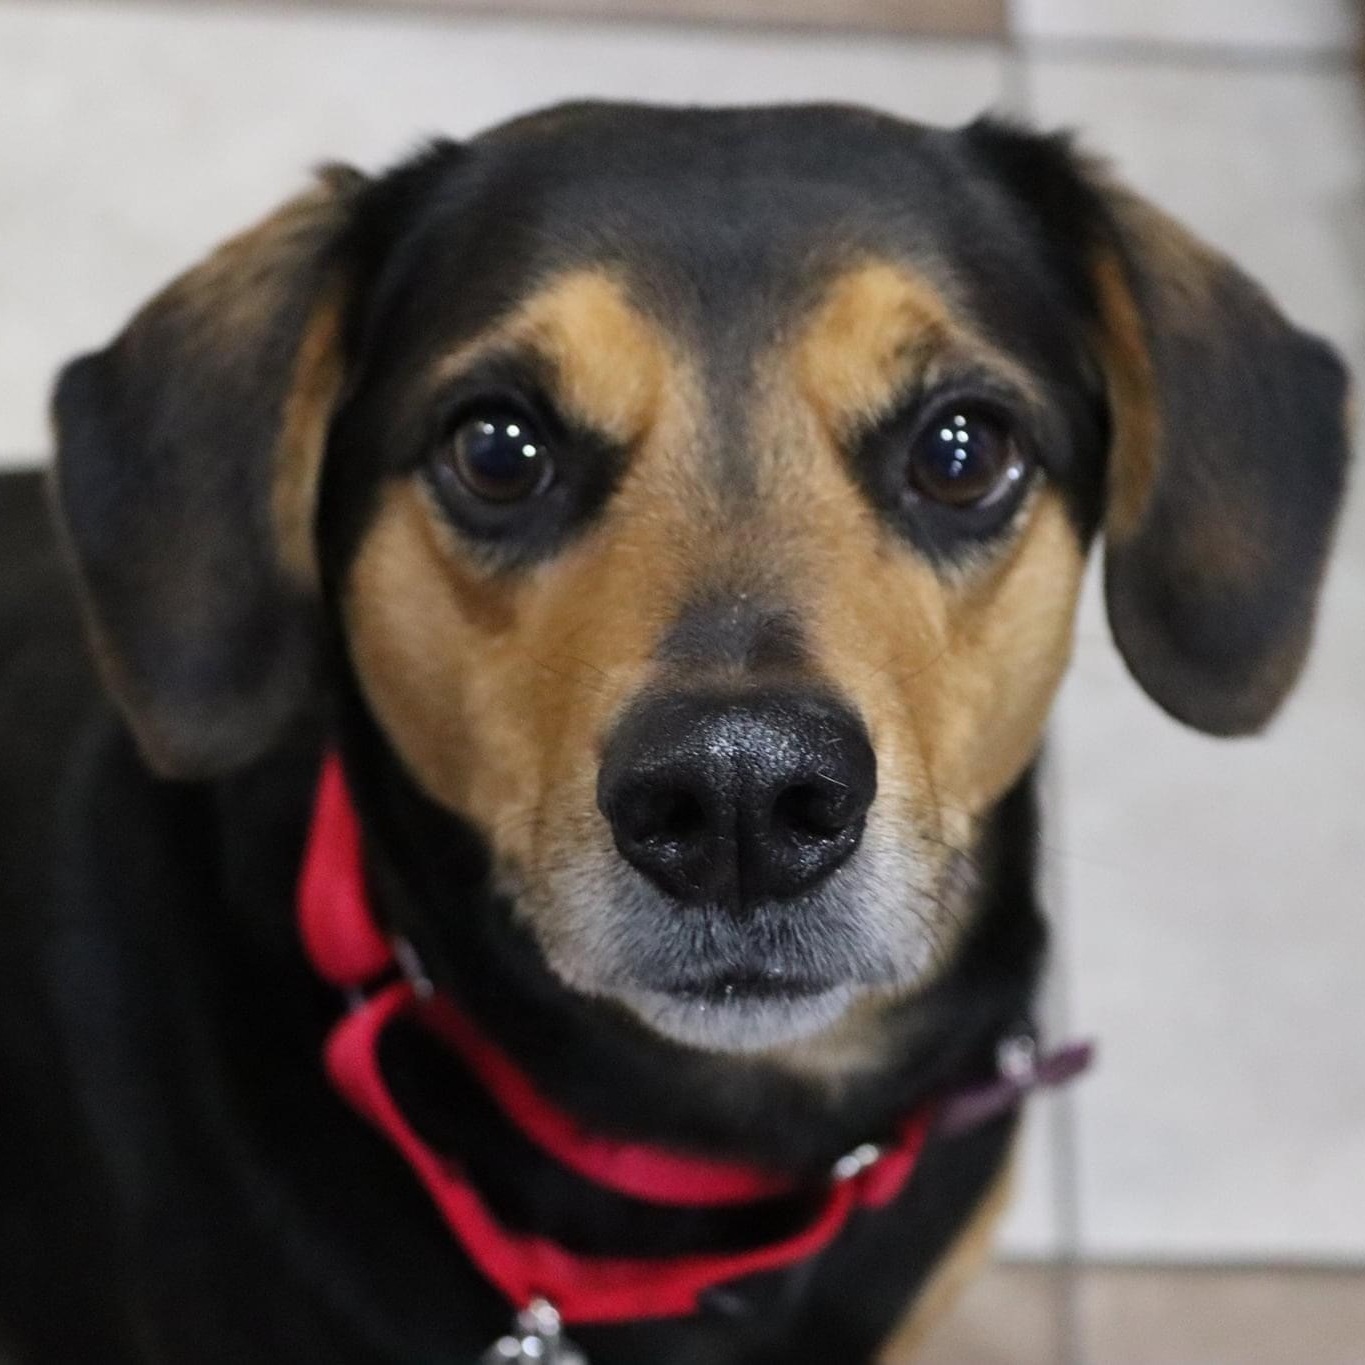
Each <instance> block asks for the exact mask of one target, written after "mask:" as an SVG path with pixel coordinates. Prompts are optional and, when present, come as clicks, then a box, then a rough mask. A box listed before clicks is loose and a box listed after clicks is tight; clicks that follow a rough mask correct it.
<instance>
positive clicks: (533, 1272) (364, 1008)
mask: <svg viewBox="0 0 1365 1365" xmlns="http://www.w3.org/2000/svg"><path fill="white" fill-rule="evenodd" d="M299 927H300V932H301V934H302V937H303V942H304V947H305V950H306V951H307V954H308V956H309V958H310V960H311V961H312V964H313V966H314V968H315V970H316V971H317V972H318V973H319V974H320V975H321V976H323V977H324V978H325V979H326V980H328V981H330V982H331V983H332V984H333V985H335V986H337V987H338V988H340V989H342V990H345V991H347V992H348V993H351V994H352V996H353V998H354V999H355V1000H356V1001H357V1003H356V1004H355V1006H354V1008H353V1009H352V1010H351V1013H350V1014H349V1015H347V1016H346V1017H345V1018H344V1019H342V1021H341V1022H340V1023H339V1024H338V1025H337V1026H336V1028H335V1029H334V1030H333V1031H332V1034H331V1036H330V1037H329V1039H328V1041H327V1046H326V1057H325V1060H326V1066H327V1072H328V1075H329V1077H330V1078H331V1080H332V1083H333V1085H334V1086H335V1087H336V1089H337V1090H338V1091H339V1092H340V1094H341V1095H342V1096H343V1097H344V1098H345V1100H346V1101H347V1103H349V1104H350V1105H351V1107H352V1108H354V1109H355V1110H356V1111H357V1112H358V1113H360V1114H362V1115H363V1116H364V1117H365V1118H366V1119H367V1120H368V1121H369V1122H370V1123H372V1124H373V1125H374V1126H375V1128H377V1129H378V1130H379V1131H380V1132H381V1133H382V1134H383V1135H384V1136H385V1137H386V1138H387V1139H388V1141H389V1142H390V1143H391V1144H392V1145H393V1147H394V1148H395V1149H396V1150H397V1151H398V1153H399V1154H400V1155H401V1156H402V1157H403V1159H404V1160H405V1161H406V1162H407V1164H408V1165H409V1166H410V1167H411V1168H412V1171H413V1174H414V1175H416V1177H417V1178H418V1179H419V1180H420V1181H421V1182H422V1184H423V1185H424V1186H425V1187H426V1190H427V1193H428V1194H429V1195H430V1197H431V1200H432V1202H433V1203H434V1204H435V1206H436V1208H437V1210H438V1212H439V1213H440V1215H441V1217H442V1218H443V1220H444V1221H445V1223H446V1226H447V1227H448V1228H449V1229H450V1231H451V1233H452V1235H453V1236H454V1237H455V1238H456V1240H457V1241H458V1242H459V1243H460V1245H461V1246H462V1247H463V1248H464V1250H465V1252H466V1254H467V1255H468V1256H469V1258H470V1260H471V1261H472V1262H473V1263H474V1264H475V1265H476V1266H477V1267H478V1269H479V1271H480V1272H481V1273H482V1274H483V1275H484V1276H485V1278H487V1279H488V1280H489V1281H490V1282H491V1283H492V1284H493V1285H495V1286H496V1287H497V1288H498V1289H499V1290H500V1291H501V1292H502V1293H503V1294H504V1295H505V1296H506V1297H507V1299H508V1300H509V1302H510V1303H511V1304H512V1305H513V1306H515V1307H517V1308H525V1307H526V1306H527V1305H528V1304H530V1303H531V1302H532V1301H534V1300H536V1299H538V1298H542V1297H543V1298H546V1299H549V1300H550V1301H551V1302H552V1303H553V1304H554V1305H555V1307H556V1308H557V1309H558V1310H559V1314H560V1316H561V1317H562V1318H563V1320H564V1321H565V1322H566V1323H570V1324H573V1323H611V1322H627V1321H634V1320H637V1319H642V1318H659V1317H677V1316H684V1315H688V1314H691V1313H695V1312H696V1311H698V1309H699V1307H700V1300H701V1297H702V1295H704V1294H705V1293H706V1292H707V1291H708V1290H711V1289H714V1288H716V1287H718V1286H720V1285H723V1284H727V1283H729V1282H731V1281H733V1280H739V1279H742V1278H744V1277H745V1276H749V1275H754V1274H758V1273H761V1272H764V1271H773V1270H781V1269H784V1268H786V1267H789V1266H794V1265H796V1264H797V1263H798V1262H800V1261H803V1260H806V1259H807V1258H809V1257H811V1256H814V1255H815V1254H816V1253H817V1252H819V1251H821V1250H823V1249H824V1248H825V1247H827V1246H828V1245H829V1244H830V1243H831V1242H832V1241H833V1240H834V1239H835V1238H836V1237H837V1236H838V1235H839V1233H840V1232H841V1231H842V1230H843V1228H844V1227H845V1225H846V1224H847V1223H848V1220H849V1218H850V1217H851V1216H852V1215H853V1214H854V1213H855V1212H856V1211H857V1210H859V1209H865V1208H879V1207H881V1206H883V1205H885V1204H888V1203H890V1202H891V1200H893V1199H894V1198H895V1197H896V1196H897V1195H898V1194H899V1193H900V1192H901V1190H903V1189H904V1188H905V1185H906V1182H907V1181H908V1180H909V1179H910V1175H911V1173H912V1172H913V1170H914V1168H915V1164H916V1161H917V1159H918V1157H919V1153H920V1151H921V1149H922V1147H923V1145H924V1140H925V1137H926V1135H927V1133H928V1129H929V1126H930V1122H931V1118H932V1111H931V1110H930V1109H929V1108H925V1109H923V1110H921V1111H920V1112H918V1113H916V1114H913V1115H911V1117H910V1118H909V1119H908V1120H906V1121H905V1122H904V1123H903V1124H902V1125H901V1128H900V1132H899V1134H898V1135H897V1138H896V1141H895V1142H894V1144H892V1145H891V1146H889V1147H886V1148H884V1149H882V1150H881V1151H880V1152H879V1153H875V1152H874V1153H873V1154H872V1155H871V1156H870V1158H869V1160H868V1161H867V1163H866V1164H862V1163H859V1162H854V1163H853V1165H854V1166H855V1167H857V1169H856V1170H854V1172H853V1173H852V1174H850V1175H847V1176H846V1177H844V1178H841V1179H836V1178H833V1177H832V1178H831V1180H830V1184H829V1188H828V1191H827V1193H826V1194H825V1196H824V1198H823V1200H822V1202H821V1205H820V1207H819V1209H818V1210H817V1212H816V1213H815V1214H814V1216H813V1217H812V1219H811V1220H810V1222H809V1223H807V1224H806V1226H805V1227H804V1228H802V1229H801V1230H799V1231H798V1232H796V1233H795V1234H793V1235H792V1236H789V1237H786V1238H784V1239H782V1240H780V1241H777V1242H772V1243H769V1244H768V1245H766V1246H759V1247H754V1248H750V1249H748V1250H745V1251H740V1252H730V1253H726V1254H723V1255H687V1256H673V1257H669V1258H666V1259H628V1258H623V1257H603V1256H580V1255H577V1254H575V1253H573V1252H570V1251H568V1250H566V1249H565V1248H564V1247H561V1246H559V1245H557V1244H556V1243H554V1242H551V1241H548V1240H547V1239H545V1238H543V1237H537V1236H532V1235H528V1234H524V1233H518V1232H513V1231H511V1230H510V1229H508V1228H505V1227H503V1226H502V1225H501V1224H500V1223H499V1222H498V1220H497V1219H496V1218H495V1217H494V1216H493V1214H492V1212H491V1211H490V1210H489V1208H488V1206H487V1205H486V1204H485V1203H484V1201H483V1199H482V1198H481V1197H480V1195H479V1192H478V1191H477V1190H476V1189H475V1188H474V1186H473V1184H472V1183H471V1182H470V1180H469V1178H468V1177H467V1175H466V1174H465V1172H464V1171H463V1170H462V1169H461V1167H460V1165H459V1163H458V1162H456V1161H453V1160H452V1159H450V1158H449V1157H446V1156H444V1155H442V1154H441V1153H440V1152H437V1151H436V1150H435V1149H434V1148H432V1147H431V1146H430V1145H428V1144H427V1143H426V1142H425V1141H424V1140H423V1139H422V1138H421V1137H420V1136H419V1134H418V1133H417V1131H416V1130H415V1129H414V1128H413V1126H412V1124H411V1123H409V1122H408V1120H407V1118H406V1117H405V1116H404V1114H403V1112H402V1110H401V1109H400V1108H399V1107H398V1104H397V1103H396V1101H395V1100H394V1097H393V1094H392V1092H391V1091H390V1089H389V1087H388V1083H387V1082H386V1080H385V1078H384V1074H383V1070H382V1068H381V1066H380V1062H379V1046H380V1040H381V1038H382V1036H383V1034H384V1031H385V1029H386V1028H387V1027H388V1026H389V1025H390V1024H391V1023H393V1022H394V1021H395V1020H396V1019H399V1018H408V1019H412V1020H415V1021H417V1022H419V1023H420V1024H421V1025H422V1026H423V1027H424V1028H426V1029H428V1030H429V1031H430V1032H431V1033H432V1034H434V1035H435V1036H436V1037H438V1038H439V1039H440V1040H441V1041H442V1042H443V1043H444V1044H445V1045H446V1046H447V1047H449V1048H450V1050H451V1051H452V1052H453V1053H455V1054H456V1055H457V1056H458V1057H459V1058H460V1060H461V1061H462V1062H463V1064H464V1065H465V1066H466V1067H467V1068H468V1069H469V1071H470V1072H471V1073H472V1074H473V1075H474V1076H475V1077H476V1078H477V1079H478V1081H479V1083H480V1084H481V1085H482V1086H483V1087H484V1088H485V1089H486V1090H487V1091H488V1094H489V1095H490V1096H491V1098H492V1099H493V1101H494V1102H495V1103H496V1104H497V1106H498V1108H499V1109H500V1110H501V1111H502V1113H503V1114H504V1115H505V1117H506V1118H507V1119H508V1121H509V1122H511V1123H512V1124H514V1125H515V1126H516V1127H517V1128H518V1129H519V1130H520V1131H521V1132H522V1133H523V1134H524V1135H525V1136H526V1137H527V1138H529V1139H530V1140H531V1141H532V1142H534V1143H535V1144H536V1145H537V1146H538V1147H540V1148H541V1149H542V1150H543V1151H544V1152H545V1153H546V1154H547V1155H548V1156H550V1157H551V1158H552V1159H553V1160H555V1161H557V1162H559V1163H560V1164H561V1165H563V1166H565V1167H567V1168H568V1169H570V1170H572V1171H575V1172H576V1173H577V1174H579V1175H580V1176H583V1177H585V1178H586V1179H588V1180H591V1181H593V1182H595V1183H596V1184H598V1185H601V1186H602V1187H603V1188H605V1189H610V1190H613V1191H615V1192H616V1193H618V1194H624V1195H628V1196H630V1197H631V1198H633V1199H637V1200H641V1201H645V1202H648V1203H653V1204H658V1205H661V1206H673V1207H692V1208H696V1207H707V1206H710V1207H721V1206H724V1205H733V1204H740V1203H745V1202H748V1201H752V1200H756V1199H762V1198H767V1197H771V1196H773V1195H778V1194H782V1193H788V1192H792V1191H794V1190H795V1188H796V1186H795V1185H794V1184H793V1182H792V1181H790V1180H789V1179H787V1178H785V1177H783V1176H780V1175H776V1174H774V1173H772V1172H769V1171H764V1170H760V1169H758V1168H755V1167H751V1166H747V1165H741V1164H738V1163H730V1162H724V1161H713V1160H707V1159H704V1158H699V1157H693V1156H686V1155H683V1154H681V1153H678V1152H671V1151H666V1150H664V1149H662V1148H658V1147H652V1146H647V1145H644V1144H641V1143H632V1142H621V1141H617V1140H616V1139H613V1138H607V1137H602V1136H600V1135H595V1134H591V1133H587V1132H585V1131H584V1130H583V1128H582V1127H581V1126H580V1125H579V1123H578V1122H577V1120H575V1119H574V1118H573V1117H572V1116H571V1115H569V1114H566V1113H564V1112H563V1111H562V1110H560V1109H558V1108H556V1107H555V1106H554V1105H553V1104H552V1103H551V1102H550V1101H549V1100H547V1099H546V1098H545V1097H544V1096H543V1095H541V1094H540V1093H539V1091H537V1090H536V1089H535V1087H534V1085H533V1084H532V1082H531V1081H530V1079H529V1078H528V1077H527V1076H526V1075H525V1073H524V1072H522V1071H521V1069H520V1068H519V1067H518V1066H517V1065H516V1063H515V1062H513V1061H512V1059H511V1058H510V1057H508V1056H507V1054H506V1053H504V1052H503V1051H502V1049H501V1048H500V1047H498V1045H497V1044H496V1043H495V1042H493V1040H492V1039H490V1038H488V1037H487V1036H486V1035H485V1034H484V1033H483V1032H482V1030H480V1029H479V1027H478V1026H477V1025H476V1024H475V1023H474V1021H473V1020H472V1019H471V1018H470V1017H469V1016H468V1015H466V1014H465V1013H464V1012H463V1011H462V1010H461V1009H460V1008H459V1007H458V1005H457V1004H456V1003H455V1002H454V1001H453V1000H451V999H449V998H448V997H445V996H440V995H434V996H430V997H427V996H425V995H424V993H419V991H418V990H417V989H416V988H415V987H414V986H413V985H412V984H411V983H410V982H408V981H406V980H398V981H394V980H389V981H388V984H381V985H379V986H378V989H376V990H375V991H374V993H373V994H371V995H369V996H365V995H362V994H361V992H362V991H364V990H365V989H367V988H373V987H374V986H375V984H376V982H382V981H383V980H385V979H387V978H391V977H392V976H393V975H394V974H395V971H396V968H397V958H396V956H395V952H394V948H393V946H392V944H390V943H389V941H388V940H387V939H385V937H384V936H383V934H382V933H381V932H380V931H379V928H378V926H377V925H376V924H375V922H374V918H373V916H372V915H371V913H370V907H369V902H368V898H367V895H366V888H365V878H364V869H363V865H362V859H361V844H360V827H359V822H358V821H357V819H356V814H355V810H354V807H353V806H352V804H351V800H350V794H349V792H348V791H347V789H346V781H345V777H344V775H343V773H342V769H341V764H340V762H339V761H338V760H337V758H336V757H335V756H334V755H332V756H329V757H328V758H327V759H326V761H325V763H324V765H323V770H322V776H321V781H320V782H319V785H318V793H317V801H316V806H315V808H314V813H313V824H312V829H311V832H310V835H309V842H308V848H307V852H306V854H305V859H304V865H303V873H302V877H301V881H300V886H299Z"/></svg>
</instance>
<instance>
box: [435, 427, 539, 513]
mask: <svg viewBox="0 0 1365 1365" xmlns="http://www.w3.org/2000/svg"><path fill="white" fill-rule="evenodd" d="M439 468H440V471H441V474H442V476H443V477H445V478H449V477H450V476H453V477H454V479H455V481H456V482H457V483H458V484H459V485H460V486H461V487H462V488H463V489H464V490H465V491H467V492H469V493H472V494H474V496H475V497H477V498H481V499H482V500H484V501H485V502H499V503H509V502H522V501H525V500H526V499H527V498H533V497H535V496H536V495H537V494H540V493H543V492H544V491H545V489H546V488H548V487H549V485H550V481H551V479H552V478H553V477H554V464H553V462H552V461H551V459H550V452H549V450H548V448H547V446H546V444H545V442H544V440H542V438H541V437H540V434H539V433H538V432H537V431H536V429H535V427H534V426H532V424H531V423H530V422H529V421H528V420H527V419H526V418H525V417H523V416H522V415H521V414H520V413H516V412H481V413H475V414H473V415H471V416H469V417H466V418H464V419H463V420H462V421H461V422H460V423H459V425H458V426H457V427H456V428H455V430H454V431H453V432H452V433H451V435H450V438H449V440H448V442H447V444H446V446H445V448H444V450H443V452H442V458H441V461H440V466H439Z"/></svg>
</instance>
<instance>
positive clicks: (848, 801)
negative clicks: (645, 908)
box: [597, 691, 877, 909]
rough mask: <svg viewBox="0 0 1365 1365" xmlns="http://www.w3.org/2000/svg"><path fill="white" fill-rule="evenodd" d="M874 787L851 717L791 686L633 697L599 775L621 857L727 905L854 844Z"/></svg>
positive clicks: (812, 878)
mask: <svg viewBox="0 0 1365 1365" xmlns="http://www.w3.org/2000/svg"><path fill="white" fill-rule="evenodd" d="M876 793H877V760H876V756H875V755H874V754H873V752H872V746H871V744H870V743H869V742H868V738H867V732H866V731H865V730H864V729H863V726H862V723H861V722H860V721H859V720H858V718H857V717H856V716H855V715H853V714H852V713H851V712H849V711H848V710H847V709H846V708H845V707H843V706H841V705H839V704H838V703H837V702H833V701H831V700H828V699H826V698H824V697H821V696H818V695H815V694H810V693H806V692H796V691H781V692H778V691H771V692H767V693H761V694H757V695H750V694H745V695H743V696H739V697H737V696H726V697H722V696H714V695H696V694H685V693H674V694H670V695H668V696H661V697H656V698H653V699H651V700H649V701H647V702H644V703H640V704H637V705H636V706H635V707H634V708H633V709H632V710H631V711H630V712H628V713H627V715H626V716H625V718H624V719H623V720H622V722H621V723H620V725H619V726H618V727H617V730H616V732H615V734H614V735H613V736H612V738H611V741H610V743H609V744H608V746H607V752H606V755H605V757H604V759H603V762H602V768H601V771H600V773H599V774H598V779H597V804H598V806H599V807H600V809H601V811H602V813H603V814H604V815H605V816H606V817H607V819H608V820H609V821H610V822H611V828H612V833H613V835H614V836H615V839H616V847H617V848H618V849H619V850H620V852H621V856H622V857H623V858H625V859H626V860H627V861H628V862H629V863H631V864H632V865H633V866H634V867H636V868H638V869H639V870H640V871H641V872H643V873H644V875H645V876H646V877H648V878H649V879H650V880H651V881H652V882H654V883H655V884H656V885H657V886H658V887H660V889H662V890H663V891H665V892H667V893H668V894H669V895H670V896H673V897H675V898H676V899H677V900H680V901H684V902H687V903H691V904H698V903H703V902H706V903H717V904H721V905H725V906H727V907H730V908H732V909H743V908H746V907H748V906H752V905H754V904H757V903H758V902H760V901H765V900H780V899H783V898H786V897H791V896H795V895H797V894H798V893H799V892H802V891H805V890H807V889H808V888H810V887H812V886H814V885H815V884H816V883H817V882H819V881H820V880H821V879H822V878H824V877H827V876H828V875H829V874H830V873H831V872H833V871H834V869H835V868H836V867H838V866H839V864H840V863H842V862H843V861H844V859H845V858H847V857H848V856H849V854H850V853H852V852H853V850H854V849H855V848H857V846H858V841H859V840H860V839H861V838H862V834H863V823H864V817H865V816H866V815H867V810H868V807H869V806H870V805H871V804H872V798H873V797H874V796H875V795H876Z"/></svg>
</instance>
